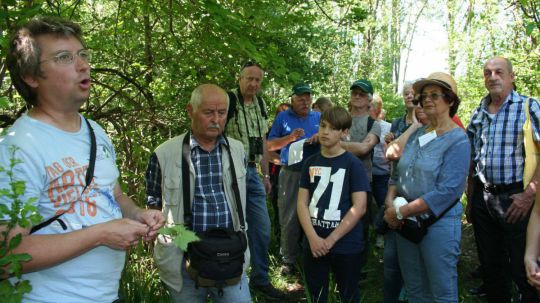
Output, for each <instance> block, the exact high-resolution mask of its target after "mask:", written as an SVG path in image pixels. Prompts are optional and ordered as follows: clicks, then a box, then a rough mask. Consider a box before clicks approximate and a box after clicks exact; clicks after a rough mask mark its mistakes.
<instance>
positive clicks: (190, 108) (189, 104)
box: [186, 103, 193, 118]
mask: <svg viewBox="0 0 540 303" xmlns="http://www.w3.org/2000/svg"><path fill="white" fill-rule="evenodd" d="M186 109H187V113H188V117H189V118H192V116H193V105H191V103H188V105H187V106H186Z"/></svg>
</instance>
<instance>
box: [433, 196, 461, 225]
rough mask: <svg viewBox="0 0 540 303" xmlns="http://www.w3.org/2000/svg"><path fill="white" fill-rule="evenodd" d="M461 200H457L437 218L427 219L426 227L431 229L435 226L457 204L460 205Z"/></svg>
mask: <svg viewBox="0 0 540 303" xmlns="http://www.w3.org/2000/svg"><path fill="white" fill-rule="evenodd" d="M458 202H459V199H456V201H455V202H454V203H452V204H451V205H450V206H448V207H447V208H446V209H445V210H444V211H443V212H442V213H440V214H439V215H438V216H436V217H432V218H430V219H427V220H426V221H425V227H426V228H427V227H430V226H431V225H433V224H435V223H436V222H437V221H439V219H440V218H442V217H443V216H444V215H445V214H446V213H447V212H448V211H449V210H450V209H451V208H452V207H454V206H455V205H456V204H458Z"/></svg>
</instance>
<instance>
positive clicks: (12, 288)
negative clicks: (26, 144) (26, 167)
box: [0, 146, 41, 302]
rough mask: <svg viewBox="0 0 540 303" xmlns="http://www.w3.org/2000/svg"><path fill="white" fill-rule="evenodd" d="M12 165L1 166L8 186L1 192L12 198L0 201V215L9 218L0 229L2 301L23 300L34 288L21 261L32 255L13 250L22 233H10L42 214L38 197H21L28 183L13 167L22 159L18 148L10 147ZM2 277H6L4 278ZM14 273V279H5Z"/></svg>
mask: <svg viewBox="0 0 540 303" xmlns="http://www.w3.org/2000/svg"><path fill="white" fill-rule="evenodd" d="M10 151H11V156H10V165H9V167H8V168H5V167H1V166H0V173H2V174H5V175H7V179H8V180H9V183H8V184H9V188H1V189H0V196H2V197H4V198H5V199H6V200H8V201H12V202H11V205H10V206H9V207H8V206H6V205H5V204H0V218H5V217H9V221H7V222H3V223H2V227H3V228H2V232H0V299H1V301H2V302H21V301H22V297H23V295H24V294H25V293H28V292H30V291H31V290H32V287H31V285H30V283H29V282H28V281H25V280H21V275H22V263H23V262H28V261H30V260H31V259H32V257H31V256H30V255H29V254H26V253H14V252H13V251H14V250H15V249H16V248H17V247H18V246H19V245H20V244H21V241H22V235H21V234H20V233H19V234H16V235H14V236H11V238H10V237H8V235H10V234H11V233H12V231H13V229H14V228H15V227H17V226H21V227H23V228H24V227H28V226H30V225H32V224H37V223H39V222H40V221H41V216H40V215H39V214H38V213H37V208H36V207H35V206H34V203H35V199H28V200H27V201H26V202H23V201H22V200H21V196H22V195H24V192H25V189H26V184H25V182H24V181H21V180H17V179H16V176H15V175H14V168H15V166H16V165H17V164H20V163H21V161H20V160H17V159H16V152H17V148H16V147H14V146H12V147H11V148H10ZM2 277H3V278H2ZM5 277H13V279H5Z"/></svg>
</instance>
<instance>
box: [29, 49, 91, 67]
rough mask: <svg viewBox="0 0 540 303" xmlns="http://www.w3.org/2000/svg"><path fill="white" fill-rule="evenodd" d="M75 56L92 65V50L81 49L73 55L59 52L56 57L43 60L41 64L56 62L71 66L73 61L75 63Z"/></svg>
mask: <svg viewBox="0 0 540 303" xmlns="http://www.w3.org/2000/svg"><path fill="white" fill-rule="evenodd" d="M75 56H78V57H79V58H81V59H82V60H83V61H84V62H86V63H90V60H91V59H92V53H91V52H90V50H87V49H81V50H79V51H77V52H76V53H72V52H68V51H63V52H59V53H58V54H56V55H54V56H53V57H51V58H49V59H45V60H42V61H40V62H39V63H43V62H46V61H54V62H56V63H58V64H62V65H69V64H72V63H73V61H75Z"/></svg>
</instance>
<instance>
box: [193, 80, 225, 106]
mask: <svg viewBox="0 0 540 303" xmlns="http://www.w3.org/2000/svg"><path fill="white" fill-rule="evenodd" d="M210 89H213V90H217V91H220V92H221V93H223V95H225V100H226V102H227V107H229V95H227V92H225V90H224V89H223V88H221V87H219V86H217V85H215V84H201V85H199V86H197V87H196V88H195V89H194V90H193V92H191V99H190V100H189V104H191V107H192V108H193V111H197V108H198V107H199V105H200V104H201V102H202V97H203V93H204V92H205V91H206V90H210Z"/></svg>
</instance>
